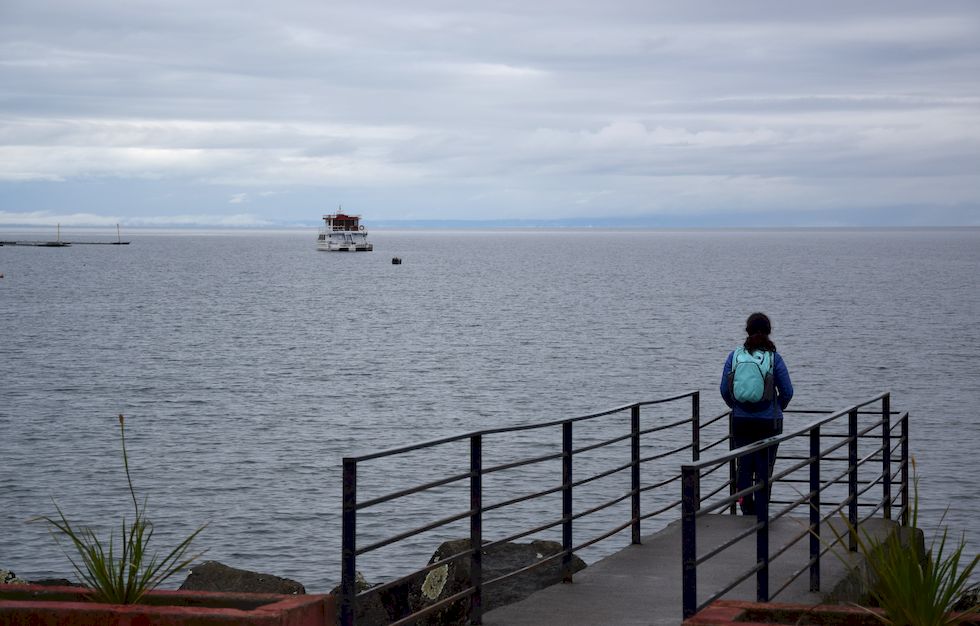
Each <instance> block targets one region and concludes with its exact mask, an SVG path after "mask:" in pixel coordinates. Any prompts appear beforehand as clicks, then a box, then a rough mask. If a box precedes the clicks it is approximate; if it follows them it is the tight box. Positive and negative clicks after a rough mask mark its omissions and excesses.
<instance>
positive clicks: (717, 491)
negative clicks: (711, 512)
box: [699, 480, 732, 502]
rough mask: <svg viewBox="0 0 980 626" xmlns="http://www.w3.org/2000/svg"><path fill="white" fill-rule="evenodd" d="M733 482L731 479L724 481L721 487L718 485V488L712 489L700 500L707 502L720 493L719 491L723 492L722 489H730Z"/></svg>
mask: <svg viewBox="0 0 980 626" xmlns="http://www.w3.org/2000/svg"><path fill="white" fill-rule="evenodd" d="M731 482H732V481H730V480H729V481H726V482H723V483H722V484H721V486H720V487H718V488H717V489H715V490H714V491H712V492H711V493H709V494H708V495H706V496H704V497H703V498H701V499H700V500H699V502H707V501H708V500H710V499H711V498H713V497H714V496H716V495H718V493H719V492H721V491H722V490H724V489H728V486H729V485H730V484H731Z"/></svg>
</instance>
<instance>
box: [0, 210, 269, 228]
mask: <svg viewBox="0 0 980 626" xmlns="http://www.w3.org/2000/svg"><path fill="white" fill-rule="evenodd" d="M58 224H60V225H62V226H115V225H116V224H124V225H126V226H131V227H139V226H153V227H162V226H184V227H187V226H199V227H215V228H220V227H224V228H232V227H268V226H274V225H275V224H276V222H274V221H271V220H267V219H264V218H261V217H258V216H256V215H252V214H248V213H239V214H235V215H207V214H198V215H194V214H187V215H160V216H138V217H122V216H106V215H98V214H94V213H70V214H65V213H54V212H49V211H26V212H19V213H18V212H12V211H0V226H55V225H58Z"/></svg>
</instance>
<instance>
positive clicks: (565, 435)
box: [340, 391, 731, 625]
mask: <svg viewBox="0 0 980 626" xmlns="http://www.w3.org/2000/svg"><path fill="white" fill-rule="evenodd" d="M687 399H689V400H690V415H689V416H685V417H683V418H682V419H673V418H671V419H670V420H665V421H666V423H658V424H656V425H652V426H648V427H646V428H642V427H641V409H643V408H644V407H651V406H653V405H668V404H670V403H677V402H682V401H684V400H687ZM728 415H729V412H727V411H726V412H725V413H722V414H720V415H718V416H716V417H713V418H711V419H709V420H706V421H705V422H704V423H702V422H701V418H700V394H699V392H697V391H693V392H688V393H685V394H681V395H677V396H673V397H669V398H663V399H660V400H652V401H646V402H637V403H634V404H629V405H625V406H621V407H617V408H614V409H610V410H607V411H602V412H600V413H594V414H591V415H584V416H581V417H574V418H569V419H563V420H555V421H549V422H544V423H538V424H530V425H525V426H515V427H507V428H495V429H486V430H481V431H476V432H471V433H466V434H460V435H453V436H447V437H442V438H439V439H434V440H431V441H426V442H422V443H417V444H413V445H407V446H401V447H397V448H392V449H388V450H384V451H381V452H375V453H372V454H364V455H361V456H351V457H345V458H344V460H343V530H342V558H341V560H342V564H341V588H340V617H341V623H342V624H344V625H352V624H354V621H355V615H356V610H357V603H358V601H359V598H363V597H364V596H365V595H366V594H368V593H379V592H381V591H384V590H386V589H391V588H393V587H395V586H397V585H401V584H404V583H406V582H407V581H409V580H412V579H413V578H415V577H418V576H419V575H420V574H424V573H427V572H430V571H432V570H434V569H436V568H438V567H442V566H444V565H448V564H449V563H452V562H455V561H458V560H461V559H468V561H469V563H468V570H469V578H468V581H469V586H468V587H467V588H466V589H463V590H461V591H458V592H456V593H453V594H452V595H450V596H449V597H446V598H443V599H442V600H439V601H438V602H434V603H433V604H430V605H429V606H427V607H425V608H424V609H421V610H419V611H416V612H414V613H412V614H409V615H403V616H400V617H398V618H397V619H396V621H394V622H393V624H409V623H412V622H414V621H415V620H417V619H419V618H422V617H423V616H425V615H428V614H430V613H432V612H435V611H438V610H440V609H442V608H445V607H448V606H449V605H451V604H454V603H459V602H462V601H464V600H466V599H467V598H468V601H469V602H468V608H467V615H468V619H469V621H470V622H471V623H474V624H479V623H481V621H482V613H483V599H484V592H485V590H486V589H487V588H488V587H490V586H491V585H495V584H497V583H499V582H501V581H503V580H505V579H508V578H510V577H512V576H517V575H520V574H522V573H525V572H527V571H530V570H532V569H535V568H538V567H541V566H544V565H546V564H549V563H554V562H556V561H557V560H558V559H561V561H560V563H561V576H562V579H563V580H565V581H567V582H570V581H571V579H572V555H573V553H575V552H576V551H578V550H582V549H584V548H586V547H589V546H592V545H594V544H596V543H598V542H600V541H603V540H604V539H608V538H610V537H612V536H614V535H616V534H618V533H620V532H622V531H624V530H626V529H627V528H629V529H630V534H631V542H632V543H640V524H641V521H643V520H646V519H649V518H651V517H654V516H657V515H661V514H663V513H665V512H667V511H669V510H671V509H674V508H676V507H678V506H679V505H680V504H681V499H677V500H675V501H673V502H669V503H667V504H666V505H664V506H658V507H657V508H656V509H655V510H652V511H647V512H644V511H642V510H641V494H644V493H649V492H651V491H653V490H657V489H662V490H665V489H666V488H667V487H668V486H669V485H670V484H671V483H674V482H677V481H679V480H681V478H682V476H681V473H680V472H679V471H677V472H676V473H675V474H673V472H672V474H673V475H669V476H663V475H660V476H657V477H656V478H657V480H656V481H655V482H652V483H649V484H644V482H643V476H642V473H641V468H642V467H643V465H644V464H647V463H651V462H654V461H659V460H662V459H665V458H671V457H675V456H676V455H682V454H684V453H685V452H687V451H688V450H689V451H690V458H691V460H692V461H695V462H697V461H698V459H699V457H700V454H701V452H703V451H705V450H709V449H711V448H714V447H715V446H718V445H720V444H722V443H724V442H726V441H728V440H729V438H730V434H729V432H726V434H725V435H724V436H723V437H721V438H720V439H718V440H717V441H712V442H709V443H708V444H707V445H706V446H705V447H702V445H701V435H702V432H703V430H704V429H705V428H707V427H709V426H711V425H712V424H714V423H715V422H718V421H719V420H722V419H723V418H725V417H727V416H728ZM624 418H628V425H629V430H628V432H627V433H625V434H620V435H617V436H615V437H612V438H606V439H603V440H601V441H598V442H590V443H589V444H588V445H580V446H579V447H576V438H575V432H576V425H578V424H580V423H582V422H592V421H598V420H606V421H616V420H619V421H620V422H625V421H626V420H625V419H624ZM624 425H625V424H624ZM687 425H689V426H690V428H691V430H690V433H691V435H690V437H691V439H690V443H688V444H686V445H683V446H680V447H675V448H672V449H670V450H667V451H658V452H657V453H656V454H650V455H647V456H643V455H642V454H641V452H642V450H643V449H644V447H646V446H645V445H641V441H643V440H642V438H643V437H644V436H649V435H652V434H654V433H659V432H661V431H666V430H669V429H677V428H682V427H684V426H687ZM604 427H605V424H604ZM549 429H551V430H552V431H553V430H556V429H559V430H560V441H561V450H560V452H553V453H549V454H543V455H538V456H534V457H530V458H522V459H519V460H516V461H510V462H507V463H500V464H496V465H492V466H484V461H485V450H484V447H485V440H486V438H488V437H489V436H491V435H499V434H503V433H519V432H522V431H531V430H536V431H540V430H549ZM555 435H556V436H557V433H555ZM466 441H468V442H469V454H468V457H469V458H468V463H466V465H465V466H464V467H458V468H456V469H454V470H451V472H450V474H449V475H448V476H443V477H441V478H437V479H433V480H429V481H428V482H425V483H423V484H418V485H413V486H410V487H407V488H403V489H399V490H396V491H391V492H388V493H385V494H382V495H379V496H376V497H372V498H369V499H364V500H359V499H358V472H359V470H360V468H361V466H362V465H363V464H365V463H367V462H369V461H373V460H377V459H382V458H390V457H395V456H399V455H405V454H409V453H414V452H419V451H429V450H432V449H434V448H438V447H439V446H444V445H447V444H451V443H454V442H466ZM626 441H629V444H630V445H629V449H630V452H629V461H628V462H626V463H620V464H617V465H615V466H614V467H613V468H612V469H607V470H604V471H600V472H597V473H594V474H592V475H589V476H585V477H580V478H579V477H576V478H573V475H574V474H573V470H575V468H576V465H575V463H574V460H575V458H576V456H577V455H581V454H583V453H586V452H591V451H594V450H599V449H602V448H605V447H607V446H611V445H613V444H616V443H618V442H624V443H623V445H624V447H625V442H626ZM533 443H534V445H535V447H538V448H539V449H540V445H541V443H540V441H535V442H533ZM460 445H463V444H462V443H461V444H460ZM685 456H686V455H685ZM460 460H461V461H462V459H460ZM620 460H622V459H620ZM549 461H552V462H555V461H560V463H561V482H560V484H559V485H557V486H554V487H551V488H548V489H544V490H541V491H536V492H534V493H530V494H525V495H520V496H515V497H510V498H507V499H505V500H502V501H499V502H494V503H485V502H484V495H485V494H484V491H485V489H484V485H483V478H484V477H485V476H487V475H489V474H496V473H497V472H504V471H509V470H517V469H522V468H527V467H529V466H535V465H539V464H542V463H547V462H549ZM674 467H676V466H674ZM698 467H700V466H698ZM626 471H629V475H630V483H629V484H630V486H629V489H628V490H626V491H625V493H621V494H618V495H616V496H615V497H614V498H612V499H609V500H607V501H605V502H602V503H601V504H599V505H597V506H593V507H590V508H588V509H587V510H582V511H575V510H574V506H573V504H574V498H573V496H574V493H575V490H576V488H580V487H581V486H583V485H586V484H588V483H591V482H592V481H596V480H599V479H601V478H605V477H607V476H611V475H615V474H620V473H621V472H626ZM464 481H469V507H468V508H466V509H465V510H462V511H457V512H455V513H452V514H450V515H447V516H445V517H442V518H441V519H438V520H435V521H433V522H430V523H427V524H424V525H422V526H419V527H416V528H413V529H410V530H406V531H403V532H399V533H396V534H394V535H392V536H389V537H387V538H384V539H381V540H377V541H374V542H372V543H370V544H368V545H358V543H357V538H358V534H357V524H358V514H359V513H361V512H363V511H364V510H365V509H369V508H371V507H375V506H378V505H380V504H383V503H387V502H391V501H394V500H397V499H401V498H407V497H409V496H412V495H415V494H419V493H421V492H425V491H431V490H436V489H439V488H444V487H446V486H447V485H451V484H454V483H463V482H464ZM729 483H731V478H730V477H729V479H728V481H727V482H725V483H724V484H723V485H722V486H721V487H720V488H719V490H723V489H724V487H725V486H727V485H729ZM694 486H695V488H699V485H698V484H695V485H694ZM663 493H665V494H667V493H668V492H666V491H664V492H663ZM714 493H718V491H715V492H714ZM557 494H560V496H561V511H560V515H559V512H558V511H555V518H552V519H548V520H546V521H544V522H543V523H540V524H538V523H536V522H537V521H538V520H536V521H535V525H534V526H533V527H530V528H521V529H516V530H514V532H511V533H510V534H508V535H507V536H505V537H500V538H495V539H493V540H491V541H487V539H486V538H485V536H484V523H483V522H484V514H485V513H488V512H491V511H500V510H502V509H505V508H507V507H513V506H516V505H519V504H521V503H525V502H529V501H531V500H535V499H537V498H542V497H544V496H548V495H557ZM685 496H690V494H689V493H688V491H685ZM696 497H698V496H696ZM626 500H629V502H630V517H629V519H628V520H626V521H625V522H622V523H620V524H618V525H616V526H615V527H613V528H611V529H608V530H606V531H604V532H602V533H601V534H600V535H598V536H596V537H592V538H590V539H588V540H586V541H584V542H581V543H578V544H575V543H574V540H573V537H574V535H575V532H574V531H575V527H574V523H575V522H576V521H577V520H580V519H582V518H583V517H586V516H589V515H593V514H595V513H598V512H600V511H603V510H605V509H607V508H609V507H611V506H613V505H615V504H618V503H620V502H625V501H626ZM463 520H469V544H468V545H469V547H468V549H466V550H462V551H459V552H457V553H456V554H452V555H450V556H447V557H445V558H441V559H439V560H436V561H435V562H433V563H430V564H428V565H426V566H425V567H423V568H420V569H417V570H415V571H413V572H412V573H410V574H408V575H406V576H402V577H400V578H397V579H395V580H391V581H388V582H386V583H384V584H382V585H380V586H376V587H372V588H371V589H369V590H367V591H362V592H358V591H357V588H356V581H355V578H356V575H357V558H358V557H359V556H361V555H364V554H366V553H369V552H372V551H375V550H378V549H380V548H383V547H386V546H389V545H392V544H395V543H397V542H401V541H404V540H406V539H409V538H412V537H415V536H416V535H419V534H421V533H425V532H429V531H432V530H434V529H437V528H440V527H444V526H447V525H449V524H452V523H454V522H462V521H463ZM559 526H560V528H561V548H562V549H561V551H560V552H558V553H556V554H553V555H550V556H547V557H545V558H542V559H539V560H538V561H537V562H535V563H533V564H532V565H530V566H527V567H523V568H521V569H517V570H515V571H511V572H509V573H506V574H504V575H501V576H498V577H496V578H494V579H492V580H484V571H483V562H482V561H483V559H482V557H483V553H484V552H485V551H487V550H489V549H491V548H493V547H495V546H499V545H502V544H504V543H507V542H511V541H515V540H517V539H520V538H523V537H528V536H530V535H533V534H536V533H540V532H543V531H546V530H549V529H556V528H557V527H559Z"/></svg>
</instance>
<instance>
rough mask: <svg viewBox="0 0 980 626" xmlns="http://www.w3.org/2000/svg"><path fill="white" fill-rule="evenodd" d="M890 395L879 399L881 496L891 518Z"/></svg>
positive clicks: (886, 516)
mask: <svg viewBox="0 0 980 626" xmlns="http://www.w3.org/2000/svg"><path fill="white" fill-rule="evenodd" d="M891 408H892V407H891V396H890V394H887V393H886V394H885V397H883V398H882V399H881V473H882V477H881V497H882V499H883V500H884V501H885V511H884V515H885V519H891V518H892V411H891Z"/></svg>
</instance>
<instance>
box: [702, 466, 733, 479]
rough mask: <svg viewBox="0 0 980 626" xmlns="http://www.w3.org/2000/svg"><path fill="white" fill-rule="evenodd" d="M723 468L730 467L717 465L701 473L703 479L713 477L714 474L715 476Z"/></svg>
mask: <svg viewBox="0 0 980 626" xmlns="http://www.w3.org/2000/svg"><path fill="white" fill-rule="evenodd" d="M723 467H724V468H727V467H728V463H719V464H718V465H715V466H714V467H712V468H711V469H709V470H705V471H703V472H701V478H702V479H704V478H706V477H708V476H711V475H712V474H714V473H715V472H717V471H718V470H720V469H721V468H723Z"/></svg>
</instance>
